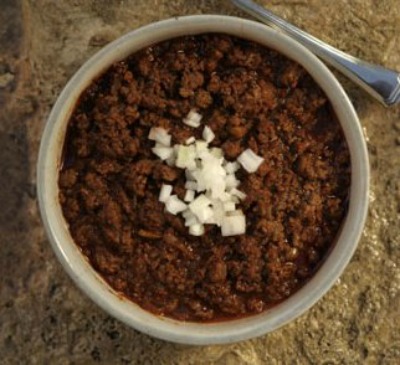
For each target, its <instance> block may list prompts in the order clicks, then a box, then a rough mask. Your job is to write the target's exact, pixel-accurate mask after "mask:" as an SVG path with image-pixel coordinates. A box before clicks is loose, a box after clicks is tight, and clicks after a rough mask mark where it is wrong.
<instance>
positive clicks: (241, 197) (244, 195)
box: [229, 188, 246, 200]
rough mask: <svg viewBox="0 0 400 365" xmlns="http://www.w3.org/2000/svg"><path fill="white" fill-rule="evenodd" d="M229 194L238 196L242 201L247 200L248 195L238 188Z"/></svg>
mask: <svg viewBox="0 0 400 365" xmlns="http://www.w3.org/2000/svg"><path fill="white" fill-rule="evenodd" d="M229 192H230V193H231V194H232V195H234V196H237V197H238V198H239V199H240V200H243V199H246V194H245V193H243V192H242V191H240V190H238V189H236V188H233V189H231V190H230V191H229Z"/></svg>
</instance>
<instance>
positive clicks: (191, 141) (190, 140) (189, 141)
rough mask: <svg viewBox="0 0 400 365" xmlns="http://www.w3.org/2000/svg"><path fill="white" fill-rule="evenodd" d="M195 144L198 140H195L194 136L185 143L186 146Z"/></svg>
mask: <svg viewBox="0 0 400 365" xmlns="http://www.w3.org/2000/svg"><path fill="white" fill-rule="evenodd" d="M194 142H196V138H194V137H193V136H192V137H189V138H188V139H187V140H186V141H185V144H192V143H194Z"/></svg>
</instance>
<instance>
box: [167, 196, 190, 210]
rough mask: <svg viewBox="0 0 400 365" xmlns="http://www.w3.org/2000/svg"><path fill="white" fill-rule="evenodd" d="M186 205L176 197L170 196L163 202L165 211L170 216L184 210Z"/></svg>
mask: <svg viewBox="0 0 400 365" xmlns="http://www.w3.org/2000/svg"><path fill="white" fill-rule="evenodd" d="M186 208H187V205H186V204H185V203H184V202H183V201H182V200H180V199H179V198H178V197H177V196H176V195H171V196H170V197H169V198H168V199H167V201H166V202H165V209H166V210H167V211H168V212H170V213H171V214H174V215H176V214H178V213H180V212H183V211H184V210H186Z"/></svg>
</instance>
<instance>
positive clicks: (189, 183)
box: [185, 180, 197, 190]
mask: <svg viewBox="0 0 400 365" xmlns="http://www.w3.org/2000/svg"><path fill="white" fill-rule="evenodd" d="M185 189H188V190H197V182H196V181H190V180H189V181H186V183H185Z"/></svg>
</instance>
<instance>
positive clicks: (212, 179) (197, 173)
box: [149, 110, 263, 236]
mask: <svg viewBox="0 0 400 365" xmlns="http://www.w3.org/2000/svg"><path fill="white" fill-rule="evenodd" d="M200 120H201V115H200V114H198V113H197V112H195V111H194V110H191V111H190V113H189V114H188V116H187V117H186V118H185V120H184V122H185V123H186V124H188V125H190V126H192V127H198V126H199V125H200ZM214 138H215V135H214V133H213V131H212V130H211V129H210V127H208V126H205V127H204V130H203V140H196V139H195V138H194V137H190V138H188V139H187V140H186V141H185V144H176V145H174V146H170V144H171V136H170V135H169V134H168V132H167V131H166V130H165V129H163V128H158V127H156V128H152V129H151V130H150V133H149V139H151V140H153V141H155V142H156V143H155V146H154V147H153V148H152V151H153V153H154V154H156V155H157V156H158V157H159V158H160V159H162V160H164V161H166V163H167V164H168V165H169V166H176V167H178V168H181V169H184V170H185V176H186V183H185V189H186V192H185V197H184V201H185V202H187V204H186V203H185V202H183V201H182V200H180V199H179V198H178V196H177V195H171V194H172V191H173V186H172V185H167V184H163V185H162V186H161V190H160V195H159V201H160V202H163V203H164V204H165V209H166V211H167V212H169V213H171V214H174V215H177V214H181V215H182V217H183V218H184V220H185V226H186V227H189V234H191V235H194V236H201V235H203V234H204V232H205V229H204V224H215V225H217V226H219V227H221V233H222V235H223V236H233V235H239V234H243V233H245V231H246V217H245V216H244V214H243V211H242V210H241V209H237V208H236V204H239V202H240V200H243V199H245V198H246V194H245V193H243V192H242V191H240V190H238V187H239V185H240V181H239V180H238V179H237V178H236V176H235V172H236V171H237V170H238V169H239V168H240V165H242V166H243V167H244V168H245V169H246V170H247V171H249V172H253V171H256V170H257V169H258V167H259V166H260V164H261V163H262V161H263V158H261V157H259V156H257V155H256V154H254V152H253V151H251V150H250V149H247V150H246V151H244V152H243V153H242V154H241V155H240V156H239V158H238V159H237V161H235V162H227V161H226V160H225V159H224V154H223V150H222V149H221V148H217V147H213V148H209V146H208V144H209V143H210V142H212V141H213V139H214ZM239 163H240V165H239ZM196 192H197V193H198V194H199V195H198V196H197V197H196Z"/></svg>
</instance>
